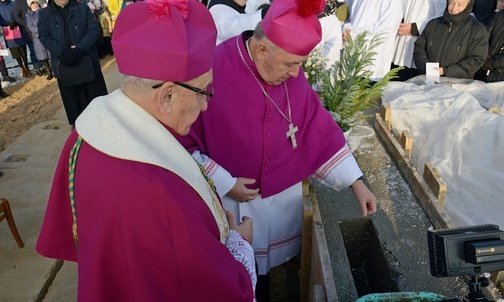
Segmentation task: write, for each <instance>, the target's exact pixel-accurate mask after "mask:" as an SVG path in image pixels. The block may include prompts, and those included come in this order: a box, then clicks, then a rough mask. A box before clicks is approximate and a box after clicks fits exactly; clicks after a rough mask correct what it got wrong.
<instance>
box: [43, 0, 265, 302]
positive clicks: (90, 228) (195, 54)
mask: <svg viewBox="0 0 504 302" xmlns="http://www.w3.org/2000/svg"><path fill="white" fill-rule="evenodd" d="M216 36H217V32H216V28H215V24H214V23H213V20H212V17H211V15H210V13H209V12H208V9H207V8H206V7H205V6H204V5H203V4H201V3H199V2H197V1H194V0H189V1H182V0H147V1H139V2H137V3H134V4H131V5H129V6H127V7H126V8H125V9H124V10H122V11H121V14H120V16H119V17H118V19H117V23H116V25H115V28H114V37H113V39H112V45H113V47H114V53H115V56H116V59H117V65H118V68H119V72H120V73H121V88H120V89H118V90H116V91H114V92H112V93H111V94H109V95H106V96H103V97H100V98H97V99H95V100H94V101H93V102H92V103H91V104H90V105H89V106H88V107H87V109H86V110H85V111H84V112H83V113H82V114H81V115H80V116H79V118H78V119H77V121H76V124H75V130H74V131H72V133H71V134H70V137H69V138H68V140H67V142H66V144H65V146H64V148H63V151H62V155H61V157H60V161H59V163H58V167H57V170H56V174H55V177H54V181H53V186H52V190H51V195H50V197H49V203H48V206H47V211H46V215H45V218H44V223H43V226H42V230H41V233H40V236H39V240H38V242H37V247H36V249H37V251H38V252H39V253H40V254H41V255H43V256H46V257H50V258H56V259H63V260H69V261H76V262H77V263H78V300H79V301H93V302H99V301H103V302H112V301H122V302H126V301H188V302H189V301H191V302H192V301H219V302H220V301H247V302H249V301H253V300H254V288H255V282H256V279H257V277H256V273H255V262H254V253H253V249H252V247H251V245H250V243H251V242H252V235H253V228H252V220H251V219H250V218H248V217H243V222H242V223H240V224H238V223H236V219H235V218H234V214H233V213H232V212H226V211H224V209H223V208H222V206H221V203H220V200H219V197H218V196H217V193H216V191H215V187H214V186H213V184H212V182H211V180H210V179H209V178H208V177H207V176H206V175H205V174H204V173H203V169H202V168H201V167H199V165H198V163H197V162H196V161H195V160H194V159H193V158H192V157H191V155H190V154H189V153H188V152H187V151H186V149H184V147H183V146H182V145H180V144H179V142H178V141H177V139H176V138H177V137H180V136H182V135H186V134H187V133H188V132H189V129H190V127H191V124H192V123H193V122H194V121H195V120H196V118H197V117H198V115H199V114H200V112H202V111H205V110H206V109H207V106H208V103H207V101H208V99H209V98H210V97H212V95H213V89H212V88H211V83H212V62H213V58H214V49H215V41H216ZM140 53H145V54H147V55H145V56H143V57H142V58H141V59H140V57H139V54H140Z"/></svg>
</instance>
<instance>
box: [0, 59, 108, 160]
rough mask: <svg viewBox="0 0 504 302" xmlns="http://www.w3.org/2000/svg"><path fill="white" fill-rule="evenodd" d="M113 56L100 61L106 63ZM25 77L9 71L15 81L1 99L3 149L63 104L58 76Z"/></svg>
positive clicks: (0, 142)
mask: <svg viewBox="0 0 504 302" xmlns="http://www.w3.org/2000/svg"><path fill="white" fill-rule="evenodd" d="M111 59H112V57H110V56H109V57H106V58H104V59H102V60H101V61H100V63H101V65H102V66H103V65H104V64H105V63H107V62H108V61H109V60H111ZM32 73H33V74H34V76H33V77H32V78H29V79H26V78H21V76H20V75H19V74H17V73H16V72H14V71H9V74H10V76H11V77H15V78H16V80H17V81H16V82H15V83H9V84H8V86H7V87H5V84H6V83H5V82H3V83H2V84H3V85H2V86H3V87H4V88H3V89H4V91H5V92H6V93H8V94H9V97H7V98H4V99H0V152H2V151H4V150H5V149H6V148H7V147H8V146H9V145H10V144H12V143H13V142H14V141H15V140H16V139H17V138H18V137H19V136H21V135H22V134H23V133H24V132H26V130H28V129H29V128H30V127H32V126H33V125H35V124H38V123H40V122H44V121H47V120H49V119H50V118H51V117H52V116H53V115H54V114H55V113H56V112H57V111H58V110H59V109H60V108H62V107H63V103H62V101H61V97H60V94H59V88H58V83H57V80H56V78H53V79H52V80H50V81H48V80H47V79H46V76H36V75H35V73H34V72H32Z"/></svg>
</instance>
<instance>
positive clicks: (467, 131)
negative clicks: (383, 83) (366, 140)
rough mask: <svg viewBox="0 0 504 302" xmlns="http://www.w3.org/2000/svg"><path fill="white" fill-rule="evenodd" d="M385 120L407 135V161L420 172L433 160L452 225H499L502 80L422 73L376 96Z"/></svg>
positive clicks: (503, 221)
mask: <svg viewBox="0 0 504 302" xmlns="http://www.w3.org/2000/svg"><path fill="white" fill-rule="evenodd" d="M382 102H383V103H389V104H390V106H391V108H392V115H391V122H392V125H393V126H394V128H396V129H397V130H398V131H399V132H401V131H402V130H408V131H409V133H410V134H411V135H412V137H413V139H414V141H413V149H412V153H411V160H412V163H414V164H415V166H416V167H417V169H418V171H419V172H420V174H421V175H422V174H423V167H424V165H425V163H426V162H430V163H432V164H434V166H435V167H436V168H438V170H439V171H440V173H441V175H442V177H443V179H444V180H445V182H446V184H447V188H448V191H447V196H446V202H445V209H446V211H447V213H448V215H449V216H450V217H451V218H452V220H453V221H454V223H455V224H456V225H457V226H465V225H476V224H486V223H492V224H497V225H499V226H500V227H501V228H503V227H504V116H503V115H500V114H495V113H490V112H488V111H487V108H491V107H493V106H499V107H500V108H502V111H504V108H503V107H504V82H499V83H493V84H486V83H483V82H480V81H472V80H461V79H450V78H442V80H441V82H440V83H439V82H438V83H437V84H434V83H427V82H426V81H425V76H420V77H416V78H414V79H411V80H410V81H408V82H405V83H400V82H393V83H391V84H390V85H389V86H387V92H386V93H385V94H384V96H383V98H382Z"/></svg>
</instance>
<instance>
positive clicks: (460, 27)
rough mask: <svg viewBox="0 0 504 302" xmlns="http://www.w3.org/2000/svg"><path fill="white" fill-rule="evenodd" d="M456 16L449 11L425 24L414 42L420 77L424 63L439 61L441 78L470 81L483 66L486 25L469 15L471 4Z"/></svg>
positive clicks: (486, 35) (414, 56)
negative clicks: (442, 72)
mask: <svg viewBox="0 0 504 302" xmlns="http://www.w3.org/2000/svg"><path fill="white" fill-rule="evenodd" d="M473 2H474V0H472V1H471V4H469V5H468V7H467V8H466V9H465V10H464V11H462V12H461V13H460V14H457V15H450V14H449V13H448V9H446V10H445V13H444V15H443V16H442V17H439V18H436V19H433V20H431V21H429V23H427V26H426V27H425V29H424V31H423V32H422V34H421V35H420V36H419V37H418V39H417V40H416V41H415V46H414V52H413V58H414V60H415V65H416V67H417V69H418V71H419V72H420V74H425V64H426V63H427V62H439V67H442V68H443V70H444V76H447V77H453V78H466V79H472V78H473V77H474V74H475V73H476V71H477V70H478V69H479V68H480V67H481V66H482V65H483V63H484V62H485V58H486V56H487V52H488V34H487V31H486V28H485V26H484V25H483V24H482V23H480V22H479V21H478V20H476V19H475V18H474V17H472V16H470V14H471V10H472V3H473Z"/></svg>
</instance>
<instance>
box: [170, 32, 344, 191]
mask: <svg viewBox="0 0 504 302" xmlns="http://www.w3.org/2000/svg"><path fill="white" fill-rule="evenodd" d="M250 33H251V32H246V33H245V34H250ZM244 36H245V35H241V36H238V37H234V38H231V39H229V40H227V41H225V42H223V43H222V44H219V45H218V46H217V48H216V54H215V64H214V67H213V79H214V80H213V84H212V85H213V87H214V88H215V95H214V96H213V98H212V99H211V100H210V102H209V104H208V110H207V111H205V112H203V113H202V114H200V117H199V118H198V120H197V121H196V122H195V123H194V124H193V126H192V128H191V132H190V133H189V135H188V136H186V137H182V138H181V139H180V141H181V143H182V145H183V146H184V147H186V148H187V149H188V150H189V152H192V151H194V150H195V149H199V150H200V151H201V153H203V154H206V155H208V156H209V157H210V158H211V159H212V160H214V161H215V162H217V163H218V164H219V165H221V166H222V167H223V168H224V169H226V170H227V171H228V172H229V173H231V175H232V176H234V177H247V178H254V179H256V183H254V184H253V185H251V186H249V187H250V188H258V187H260V188H261V191H260V192H261V195H262V197H263V198H265V197H269V196H271V195H274V194H277V193H279V192H281V191H283V190H285V189H286V188H288V187H290V186H292V185H294V184H296V183H299V182H300V181H302V180H303V179H305V178H307V177H309V176H310V175H312V174H313V173H314V172H315V171H316V170H317V169H318V168H320V167H321V166H322V165H323V164H324V163H326V162H327V161H328V160H329V159H330V158H331V157H332V156H333V155H334V154H336V153H337V152H338V150H340V149H341V148H342V147H343V146H344V145H345V137H344V135H343V132H342V131H341V129H340V128H339V127H338V125H337V124H336V122H335V121H334V119H333V118H332V117H331V116H330V114H329V113H328V112H327V111H326V110H325V109H324V108H323V107H322V105H321V103H320V100H319V98H318V96H317V94H316V93H315V91H313V90H312V89H311V87H310V86H309V85H308V82H307V81H306V78H305V76H304V73H303V72H302V70H301V71H300V72H299V76H298V77H297V78H289V79H288V80H287V81H286V83H287V87H288V93H289V98H290V103H291V111H292V121H293V123H294V126H297V127H298V129H299V131H298V132H297V133H296V140H297V148H296V149H293V148H292V145H291V140H290V138H288V137H287V136H286V132H287V130H288V129H289V123H288V122H287V120H286V119H285V118H284V117H282V115H281V114H280V113H279V112H278V110H277V109H276V108H275V106H274V105H273V104H272V103H271V102H270V101H269V100H268V99H267V98H266V97H265V96H264V94H263V92H262V91H261V88H260V87H259V85H258V84H257V82H256V80H255V79H254V78H253V77H252V75H251V74H250V72H249V71H248V69H247V68H246V67H245V65H244V64H243V61H242V59H241V58H240V55H239V52H238V50H237V46H236V39H238V40H239V41H238V43H239V47H240V49H241V52H242V54H243V56H244V58H245V61H246V63H247V64H248V66H249V67H250V68H251V70H252V71H253V72H254V74H255V76H256V77H257V79H259V81H260V83H261V85H262V86H263V87H264V88H265V90H266V92H267V93H268V94H269V95H270V96H271V98H272V99H273V100H274V101H275V102H276V104H277V105H278V107H279V108H280V109H281V110H282V111H283V113H284V115H285V116H287V117H288V106H287V97H286V91H285V88H284V85H283V84H282V85H277V86H271V85H268V84H266V83H265V82H264V81H262V79H261V77H260V75H259V73H258V71H257V69H256V67H255V66H254V64H253V62H252V60H251V59H250V56H249V55H248V52H247V49H246V47H245V45H244V39H243V37H244ZM292 38H293V39H295V37H292Z"/></svg>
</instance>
